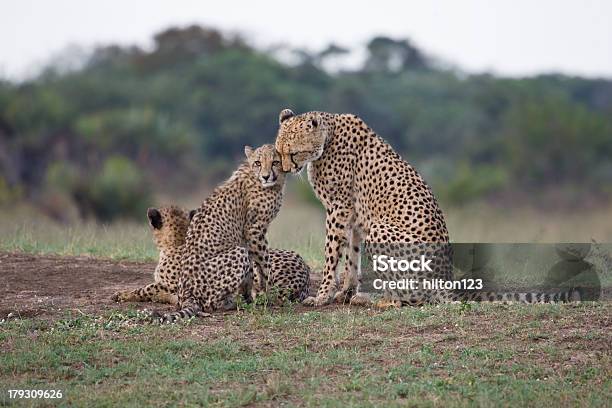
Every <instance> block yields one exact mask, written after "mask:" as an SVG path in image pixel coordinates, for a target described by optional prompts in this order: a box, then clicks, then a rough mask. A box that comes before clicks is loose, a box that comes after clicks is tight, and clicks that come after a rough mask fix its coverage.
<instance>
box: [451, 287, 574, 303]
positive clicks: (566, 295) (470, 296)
mask: <svg viewBox="0 0 612 408" xmlns="http://www.w3.org/2000/svg"><path fill="white" fill-rule="evenodd" d="M580 298H581V296H580V291H579V289H576V288H571V289H569V290H566V291H562V292H553V293H544V292H479V291H452V292H450V293H449V294H448V295H447V296H445V300H447V301H448V300H450V301H459V302H461V301H467V302H470V301H473V302H516V303H566V302H579V301H580Z"/></svg>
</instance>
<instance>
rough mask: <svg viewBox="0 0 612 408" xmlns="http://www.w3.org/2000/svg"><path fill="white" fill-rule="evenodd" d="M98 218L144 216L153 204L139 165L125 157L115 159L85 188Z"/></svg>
mask: <svg viewBox="0 0 612 408" xmlns="http://www.w3.org/2000/svg"><path fill="white" fill-rule="evenodd" d="M85 191H86V192H87V194H88V195H89V200H90V202H91V206H92V211H93V213H94V214H95V215H96V217H97V218H99V219H100V220H103V221H109V220H112V219H113V218H116V217H119V216H126V217H135V218H138V217H142V214H144V211H145V210H146V208H147V206H148V205H149V203H150V202H151V190H150V186H149V185H148V183H147V182H146V180H145V177H144V175H143V174H142V172H141V171H140V169H139V168H138V167H136V165H135V164H134V163H133V162H131V161H130V160H129V159H127V158H125V157H122V156H111V157H109V158H108V159H107V160H106V161H105V162H104V166H103V167H102V171H101V172H100V173H99V174H98V175H96V176H94V177H93V180H92V182H91V184H90V185H89V186H88V188H86V189H85Z"/></svg>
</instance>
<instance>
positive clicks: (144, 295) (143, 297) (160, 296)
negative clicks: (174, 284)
mask: <svg viewBox="0 0 612 408" xmlns="http://www.w3.org/2000/svg"><path fill="white" fill-rule="evenodd" d="M111 299H112V300H114V301H115V302H158V303H170V304H176V303H177V296H176V295H175V294H173V293H172V292H170V290H169V289H168V287H167V286H166V285H164V284H163V283H161V282H156V283H151V284H149V285H147V286H145V287H143V288H138V289H135V290H125V291H119V292H115V293H114V294H113V296H112V297H111Z"/></svg>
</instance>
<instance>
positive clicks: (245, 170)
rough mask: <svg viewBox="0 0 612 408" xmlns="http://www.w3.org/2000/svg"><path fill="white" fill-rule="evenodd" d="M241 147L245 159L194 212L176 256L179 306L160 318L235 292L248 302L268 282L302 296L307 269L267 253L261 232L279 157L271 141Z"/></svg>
mask: <svg viewBox="0 0 612 408" xmlns="http://www.w3.org/2000/svg"><path fill="white" fill-rule="evenodd" d="M244 151H245V155H246V160H245V161H244V162H243V163H242V164H241V165H240V166H239V167H238V169H237V170H236V171H235V172H234V173H233V174H232V176H231V177H230V178H229V179H228V180H226V181H225V182H223V183H222V184H221V185H219V186H218V187H217V188H216V189H215V190H214V191H213V193H212V194H211V195H210V196H209V197H208V198H207V199H206V200H205V201H204V202H203V203H202V205H201V206H200V208H198V209H197V210H196V211H195V214H194V216H193V219H192V221H191V224H190V225H189V229H188V231H187V237H186V240H185V247H184V252H183V256H182V259H181V273H180V277H179V285H178V307H179V309H180V310H179V311H178V312H174V313H170V314H166V315H165V316H164V317H163V318H162V321H166V322H171V321H174V320H176V319H178V318H185V317H191V316H194V315H197V314H200V313H202V312H209V311H213V310H217V309H228V308H233V307H235V300H236V298H237V297H238V296H242V297H244V299H245V300H246V301H250V300H252V298H253V296H254V295H257V294H258V293H259V292H263V291H266V289H267V287H268V286H270V285H278V286H283V287H290V288H291V289H292V291H291V292H292V293H293V294H292V295H291V296H289V297H290V298H294V299H297V300H301V299H303V298H304V297H305V296H306V295H307V291H308V280H309V270H308V267H307V266H306V264H305V263H304V261H303V260H302V259H301V258H300V257H299V255H297V254H295V253H292V252H288V251H274V252H271V251H268V242H267V240H266V232H267V230H268V226H269V225H270V223H271V222H272V220H273V219H274V218H275V217H276V215H277V214H278V211H279V210H280V206H281V203H282V199H283V189H284V184H285V173H284V172H283V171H282V170H281V165H280V156H279V155H278V153H277V152H276V150H275V149H274V146H273V145H263V146H261V147H259V148H257V149H253V148H251V147H249V146H247V147H245V149H244ZM272 268H273V269H272ZM253 271H255V274H256V275H257V278H256V282H257V283H258V284H257V285H255V289H253ZM268 278H269V279H268Z"/></svg>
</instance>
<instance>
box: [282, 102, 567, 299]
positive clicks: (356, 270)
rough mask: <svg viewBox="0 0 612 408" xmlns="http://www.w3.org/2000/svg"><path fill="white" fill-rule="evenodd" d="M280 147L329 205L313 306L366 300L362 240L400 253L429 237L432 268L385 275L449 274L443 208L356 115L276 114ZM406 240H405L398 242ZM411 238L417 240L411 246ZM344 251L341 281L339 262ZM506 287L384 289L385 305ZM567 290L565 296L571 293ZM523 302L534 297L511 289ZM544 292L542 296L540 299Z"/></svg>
mask: <svg viewBox="0 0 612 408" xmlns="http://www.w3.org/2000/svg"><path fill="white" fill-rule="evenodd" d="M276 149H277V150H278V151H279V153H280V155H281V161H282V167H283V170H284V171H292V172H299V171H300V170H301V169H302V168H304V167H305V166H308V178H309V180H310V183H311V184H312V187H313V189H314V192H315V194H316V196H317V197H318V198H319V200H320V201H321V203H322V204H323V205H324V207H325V209H326V220H325V225H326V237H325V269H324V272H323V279H322V282H321V284H320V286H319V290H318V292H317V295H316V297H309V298H307V299H306V300H305V302H304V303H305V304H308V305H323V304H327V303H329V302H331V301H332V300H333V299H335V300H336V301H341V302H344V301H348V300H350V301H351V302H353V303H361V302H367V301H368V298H367V297H366V296H365V295H363V294H362V293H360V285H361V268H360V264H359V261H360V244H361V243H362V242H364V243H365V247H366V249H367V248H371V247H372V246H376V247H377V248H378V250H379V251H381V252H379V253H388V254H391V255H394V256H396V257H398V258H402V257H410V256H411V255H412V256H414V255H415V254H418V255H420V254H421V253H423V248H419V247H418V246H416V245H414V244H419V243H421V244H429V245H430V248H429V249H427V250H428V251H433V253H430V254H429V255H431V257H432V258H434V259H435V262H434V264H433V265H432V266H433V268H432V269H433V272H418V273H414V276H406V273H405V272H402V274H403V276H384V277H383V278H385V279H388V278H402V279H403V278H415V279H425V278H427V279H432V278H441V279H447V280H448V279H452V275H451V273H452V268H450V267H449V266H450V264H451V263H450V247H449V245H448V242H449V236H448V230H447V228H446V222H445V219H444V215H443V213H442V211H441V209H440V207H439V205H438V203H437V201H436V198H435V197H434V195H433V193H432V191H431V189H430V188H429V186H428V185H427V183H426V182H425V181H424V180H423V178H422V177H421V175H420V174H419V173H418V172H417V171H416V170H415V169H414V168H413V167H412V166H411V165H409V164H408V163H406V162H405V161H404V160H402V158H401V157H400V156H399V155H398V154H397V153H396V152H395V151H394V150H393V148H392V147H391V146H390V145H389V144H387V143H386V142H385V141H384V140H383V139H382V138H381V137H379V136H378V135H377V134H376V133H375V132H374V131H373V130H372V129H371V128H370V127H369V126H368V125H367V124H366V123H365V122H364V121H363V120H362V119H360V118H359V117H357V116H355V115H352V114H332V113H326V112H307V113H304V114H301V115H295V114H294V113H293V112H291V110H289V109H285V110H283V111H281V113H280V115H279V130H278V135H277V138H276ZM399 244H402V245H399ZM407 244H412V245H407ZM345 249H347V251H346V261H345V268H344V276H343V278H344V279H343V286H342V288H339V283H340V281H339V277H338V274H337V267H338V263H339V261H340V258H341V256H342V254H343V252H344V250H345ZM506 295H508V294H495V295H491V294H488V293H487V294H482V293H481V294H474V293H465V292H457V291H432V290H425V289H418V290H406V291H402V290H396V291H387V292H385V294H384V298H383V300H382V302H381V303H380V306H386V305H395V306H398V305H401V304H410V305H421V304H424V303H435V302H447V301H455V300H490V296H494V297H495V300H504V297H506ZM569 297H570V296H569V295H567V294H566V295H563V296H562V297H561V296H560V297H559V299H567V298H569ZM512 298H513V299H515V300H518V301H521V300H523V301H532V300H533V299H535V298H534V297H533V296H528V294H522V295H517V297H515V296H514V294H512ZM540 299H542V298H540Z"/></svg>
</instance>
